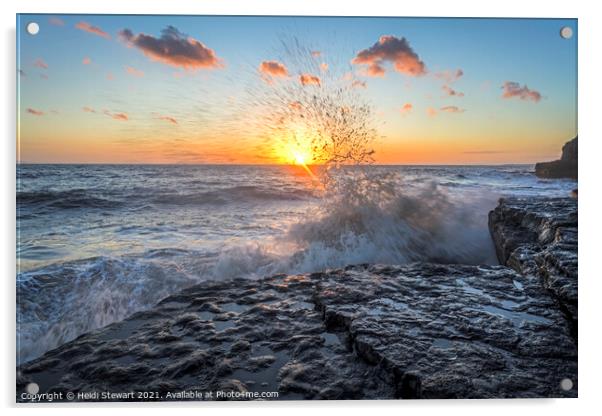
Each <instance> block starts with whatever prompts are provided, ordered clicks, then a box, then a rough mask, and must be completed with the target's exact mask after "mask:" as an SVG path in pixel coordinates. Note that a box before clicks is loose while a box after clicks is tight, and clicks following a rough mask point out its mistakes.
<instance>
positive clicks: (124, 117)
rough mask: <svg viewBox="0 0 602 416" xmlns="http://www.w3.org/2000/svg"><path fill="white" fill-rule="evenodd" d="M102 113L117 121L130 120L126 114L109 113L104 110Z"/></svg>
mask: <svg viewBox="0 0 602 416" xmlns="http://www.w3.org/2000/svg"><path fill="white" fill-rule="evenodd" d="M102 113H103V114H104V115H106V116H109V117H111V118H113V119H115V120H119V121H128V120H129V119H130V118H129V117H128V115H127V114H126V113H111V112H110V111H109V110H104V111H103V112H102Z"/></svg>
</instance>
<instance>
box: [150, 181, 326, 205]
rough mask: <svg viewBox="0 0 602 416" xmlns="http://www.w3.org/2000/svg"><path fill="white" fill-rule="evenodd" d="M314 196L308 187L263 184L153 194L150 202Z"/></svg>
mask: <svg viewBox="0 0 602 416" xmlns="http://www.w3.org/2000/svg"><path fill="white" fill-rule="evenodd" d="M313 196H314V193H313V192H312V191H311V190H308V189H300V188H292V187H289V188H282V187H280V188H277V187H269V188H268V187H263V186H254V185H246V186H233V187H227V188H221V189H215V190H207V191H204V192H189V193H177V192H169V193H162V194H158V195H156V196H154V197H153V198H152V199H151V202H153V203H154V204H161V205H163V204H165V205H172V204H173V205H205V204H209V205H225V204H236V203H253V202H265V201H295V200H304V199H308V198H311V197H313Z"/></svg>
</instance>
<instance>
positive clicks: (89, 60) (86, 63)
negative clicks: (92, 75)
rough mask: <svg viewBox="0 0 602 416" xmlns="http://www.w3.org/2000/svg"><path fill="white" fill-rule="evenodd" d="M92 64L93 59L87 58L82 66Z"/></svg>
mask: <svg viewBox="0 0 602 416" xmlns="http://www.w3.org/2000/svg"><path fill="white" fill-rule="evenodd" d="M91 63H92V59H90V58H88V57H87V56H86V57H85V58H84V59H83V60H82V64H84V65H90V64H91Z"/></svg>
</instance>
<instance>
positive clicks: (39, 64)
mask: <svg viewBox="0 0 602 416" xmlns="http://www.w3.org/2000/svg"><path fill="white" fill-rule="evenodd" d="M33 66H37V67H38V68H42V69H48V64H47V63H46V62H45V61H44V60H43V59H42V58H38V59H36V60H35V62H34V63H33Z"/></svg>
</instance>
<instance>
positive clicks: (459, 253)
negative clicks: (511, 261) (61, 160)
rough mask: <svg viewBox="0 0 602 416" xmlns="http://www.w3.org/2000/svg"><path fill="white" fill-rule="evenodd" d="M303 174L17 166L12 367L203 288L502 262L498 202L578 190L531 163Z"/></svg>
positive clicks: (237, 168)
mask: <svg viewBox="0 0 602 416" xmlns="http://www.w3.org/2000/svg"><path fill="white" fill-rule="evenodd" d="M309 169H310V170H311V171H312V172H311V174H310V172H308V171H307V170H306V169H304V168H302V167H300V166H275V165H271V166H257V165H253V166H249V165H89V164H88V165H85V164H81V165H66V164H55V165H41V164H19V165H17V172H16V173H17V196H16V198H17V201H16V202H17V247H16V253H17V276H16V278H17V362H18V363H22V362H26V361H29V360H32V359H34V358H36V357H38V356H40V355H42V354H43V353H44V352H46V351H48V350H51V349H53V348H56V347H58V346H60V345H62V344H63V343H65V342H68V341H70V340H72V339H74V338H76V337H77V336H79V335H81V334H83V333H85V332H88V331H90V330H93V329H96V328H99V327H102V326H105V325H108V324H110V323H112V322H115V321H118V320H121V319H123V318H125V317H127V316H128V315H131V314H132V313H134V312H137V311H141V310H145V309H148V308H150V307H152V306H153V305H155V304H156V303H157V302H158V301H160V300H161V299H162V298H164V297H166V296H168V295H170V294H173V293H175V292H178V291H180V290H182V289H184V288H186V287H189V286H192V285H194V284H196V283H199V282H201V281H204V280H209V279H232V278H247V279H257V278H260V277H262V276H266V275H272V274H276V273H287V274H291V273H305V272H314V271H320V270H324V269H328V268H336V267H342V266H345V265H348V264H359V263H394V264H404V263H409V262H415V261H434V262H444V263H467V264H497V259H496V257H495V251H494V248H493V244H492V242H491V238H490V235H489V231H488V228H487V215H488V212H489V211H490V210H492V209H493V208H494V207H495V206H496V205H497V202H498V200H499V198H501V197H508V196H520V197H525V198H529V197H533V196H555V197H556V196H569V195H570V193H571V190H573V189H575V188H576V187H577V184H576V182H575V181H571V180H564V179H554V180H549V179H540V178H537V177H536V176H535V175H534V174H533V171H534V167H533V165H504V166H368V167H362V168H361V174H360V173H359V171H356V170H354V168H353V167H349V168H346V169H345V168H343V169H342V171H343V173H342V174H341V175H342V176H344V177H345V181H339V182H337V185H336V186H330V184H329V185H325V184H324V183H323V182H321V181H320V179H319V178H320V177H321V175H322V173H321V172H320V168H317V167H310V168H309ZM357 169H359V168H357Z"/></svg>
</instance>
